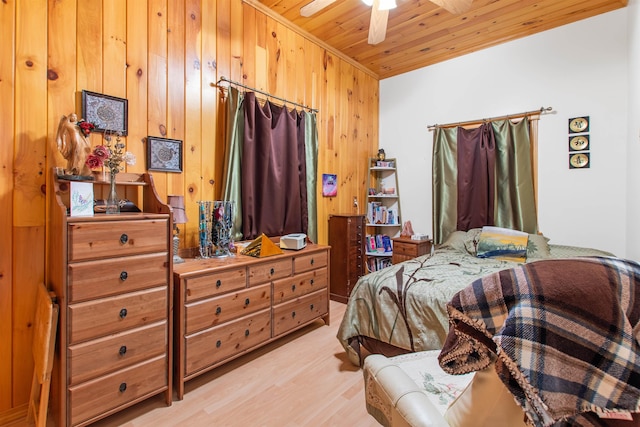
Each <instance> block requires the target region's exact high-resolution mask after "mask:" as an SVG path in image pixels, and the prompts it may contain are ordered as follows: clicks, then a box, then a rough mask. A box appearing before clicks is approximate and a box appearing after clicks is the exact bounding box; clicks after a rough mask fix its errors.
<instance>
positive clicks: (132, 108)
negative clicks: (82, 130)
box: [0, 0, 378, 424]
mask: <svg viewBox="0 0 640 427" xmlns="http://www.w3.org/2000/svg"><path fill="white" fill-rule="evenodd" d="M258 6H259V5H256V4H252V3H251V2H247V3H244V2H243V1H242V0H147V1H142V0H3V1H2V2H0V40H2V42H1V43H2V49H1V50H0V141H1V143H0V236H2V244H1V245H0V343H1V345H0V424H1V422H2V419H3V414H6V413H10V412H11V411H15V410H16V408H21V407H23V406H24V404H25V403H26V402H27V400H28V396H29V388H30V380H31V375H32V363H31V348H30V345H31V330H32V319H33V311H34V299H35V294H36V286H37V284H38V283H39V282H41V281H43V280H46V278H45V259H46V252H47V250H48V248H47V245H46V237H45V236H46V226H47V221H46V218H47V213H46V204H45V198H46V188H45V173H46V171H47V170H49V169H50V168H51V167H53V166H63V164H64V159H62V157H61V156H60V154H59V153H58V151H57V148H56V144H55V133H56V129H57V125H58V121H59V119H60V117H61V116H62V115H68V114H69V113H71V112H78V113H79V114H80V113H81V110H80V93H81V91H82V90H83V89H86V90H90V91H95V92H100V93H105V94H109V95H113V96H118V97H122V98H127V99H128V101H129V104H128V106H129V115H128V118H129V135H128V136H127V137H126V138H125V142H126V144H127V150H129V151H131V152H133V153H134V154H135V155H136V157H137V163H136V165H135V166H130V167H129V169H128V170H129V171H130V172H142V171H144V170H145V149H146V145H145V137H146V136H147V135H154V136H164V137H167V138H175V139H181V140H183V141H184V159H183V163H184V172H183V173H179V174H176V173H159V172H154V173H153V175H154V180H155V183H156V185H157V187H158V188H157V189H158V192H159V194H160V195H161V196H162V197H163V198H165V197H166V196H167V195H168V194H183V195H185V198H186V202H187V215H188V217H189V219H190V221H189V223H188V224H186V227H185V228H186V230H185V231H186V233H182V236H183V241H182V246H183V247H185V246H186V247H194V246H197V233H196V230H197V204H196V202H197V201H198V200H214V199H215V198H216V196H217V195H218V194H219V191H220V188H219V184H220V180H219V179H218V176H219V175H220V173H221V171H220V169H221V165H222V158H221V153H222V152H223V149H224V147H223V146H222V144H221V142H220V141H221V137H220V135H221V129H222V127H221V125H220V123H221V118H222V109H221V108H220V105H219V99H218V94H219V89H218V88H216V87H215V86H212V83H215V82H217V81H218V79H219V78H220V77H221V76H225V77H227V78H230V79H232V80H235V81H241V82H244V83H246V84H247V85H250V86H252V87H256V88H258V89H260V90H264V91H267V92H269V93H271V94H273V95H275V96H279V97H282V98H286V99H290V100H292V101H295V102H298V103H301V104H305V105H309V106H311V107H314V108H317V109H319V113H318V129H319V141H320V147H319V164H318V173H319V177H318V178H319V179H318V181H319V182H320V181H321V174H322V173H333V174H337V175H338V180H339V188H338V196H337V197H334V198H323V197H322V195H321V189H320V188H318V198H319V207H318V220H319V238H318V240H319V242H320V243H326V241H327V218H328V215H329V214H331V213H362V212H363V211H362V209H363V206H365V205H366V203H365V201H364V199H363V198H364V196H365V190H364V187H365V182H366V163H367V158H368V157H369V156H370V155H371V154H373V153H375V152H376V151H377V145H378V131H377V129H378V78H377V76H375V75H372V74H371V73H370V72H368V71H366V70H364V69H363V68H361V67H359V66H357V64H354V63H352V62H351V61H349V60H348V59H347V58H345V57H343V56H341V55H339V54H338V53H336V52H331V51H330V50H328V49H327V48H326V47H325V46H324V45H323V43H322V42H319V41H318V40H314V39H313V38H312V37H310V36H307V35H305V34H303V33H301V32H299V31H298V30H297V29H295V28H293V27H292V26H291V25H290V24H289V23H287V22H283V21H282V20H281V19H278V18H277V17H276V16H273V15H272V14H270V13H268V11H265V10H263V9H261V8H260V7H258ZM91 139H92V143H93V144H94V145H97V144H98V143H100V142H101V135H100V134H93V135H92V136H91ZM354 197H357V198H358V201H359V204H360V208H359V210H358V209H357V208H354V207H353V198H354ZM5 418H6V417H5Z"/></svg>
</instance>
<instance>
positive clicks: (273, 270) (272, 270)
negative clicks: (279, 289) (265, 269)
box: [270, 267, 276, 276]
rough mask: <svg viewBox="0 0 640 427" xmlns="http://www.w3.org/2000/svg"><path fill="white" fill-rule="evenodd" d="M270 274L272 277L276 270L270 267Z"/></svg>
mask: <svg viewBox="0 0 640 427" xmlns="http://www.w3.org/2000/svg"><path fill="white" fill-rule="evenodd" d="M270 272H271V275H272V276H273V273H275V272H276V270H275V269H274V268H273V267H271V270H270Z"/></svg>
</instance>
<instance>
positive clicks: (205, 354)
mask: <svg viewBox="0 0 640 427" xmlns="http://www.w3.org/2000/svg"><path fill="white" fill-rule="evenodd" d="M270 338H271V310H269V309H267V310H263V311H260V312H258V313H255V314H252V315H250V316H246V317H242V318H240V319H237V320H234V321H233V322H229V323H225V324H224V325H220V326H217V327H215V328H211V329H207V330H205V331H201V332H198V333H197V334H193V335H190V336H188V337H186V339H185V344H186V351H185V361H186V362H185V363H186V367H185V375H187V376H188V375H192V374H194V373H196V372H198V371H199V370H201V369H204V368H206V367H208V366H211V365H213V364H215V363H218V362H220V361H222V360H224V359H227V358H229V357H231V356H233V355H236V354H239V353H242V352H243V351H246V350H249V349H250V348H251V347H254V346H256V345H258V344H260V343H262V342H265V341H267V340H269V339H270Z"/></svg>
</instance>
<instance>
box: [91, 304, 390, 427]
mask: <svg viewBox="0 0 640 427" xmlns="http://www.w3.org/2000/svg"><path fill="white" fill-rule="evenodd" d="M330 310H331V324H330V325H329V326H325V325H324V323H323V322H322V321H317V322H316V323H314V324H312V325H309V326H308V327H306V328H304V329H302V330H300V331H298V332H295V333H293V334H291V335H290V336H288V337H285V338H283V339H281V340H278V341H275V342H273V343H271V344H269V345H267V346H265V347H264V348H262V349H258V350H255V351H253V352H252V353H250V354H247V355H245V356H243V357H241V358H239V359H236V360H234V361H232V362H230V363H228V364H226V365H224V366H222V367H220V368H218V369H215V370H212V371H210V372H208V373H205V374H203V375H201V376H199V377H197V378H194V379H192V380H191V381H189V382H187V383H186V385H185V396H184V399H183V400H182V401H174V402H173V405H171V406H169V407H167V406H166V405H165V404H164V395H160V396H156V397H153V398H151V399H148V400H146V401H144V402H141V403H139V404H137V405H135V406H133V407H131V408H128V409H126V410H124V411H121V412H120V413H117V414H115V415H112V416H111V417H109V418H105V419H103V420H100V421H98V422H97V423H95V424H93V426H95V427H114V426H124V427H140V426H153V427H163V426H189V427H198V426H216V427H218V426H220V427H223V426H225V427H241V426H242V427H258V426H259V427H301V426H305V427H306V426H309V427H322V426H336V427H342V426H345V427H347V426H349V427H375V426H378V423H377V422H376V421H375V420H374V419H373V418H372V417H371V416H370V415H369V414H367V411H366V409H365V402H364V383H363V377H362V371H361V370H360V368H358V367H356V366H354V365H352V364H351V362H349V360H348V359H347V358H346V355H345V353H344V349H343V348H342V346H341V345H340V343H339V341H338V339H337V338H336V333H337V331H338V326H339V325H340V321H341V320H342V316H343V314H344V310H345V305H344V304H341V303H338V302H335V301H331V305H330Z"/></svg>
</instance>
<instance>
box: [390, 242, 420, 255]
mask: <svg viewBox="0 0 640 427" xmlns="http://www.w3.org/2000/svg"><path fill="white" fill-rule="evenodd" d="M393 253H397V254H398V255H406V256H413V257H416V256H417V254H418V246H417V245H412V244H411V243H402V242H398V241H394V242H393Z"/></svg>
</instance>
